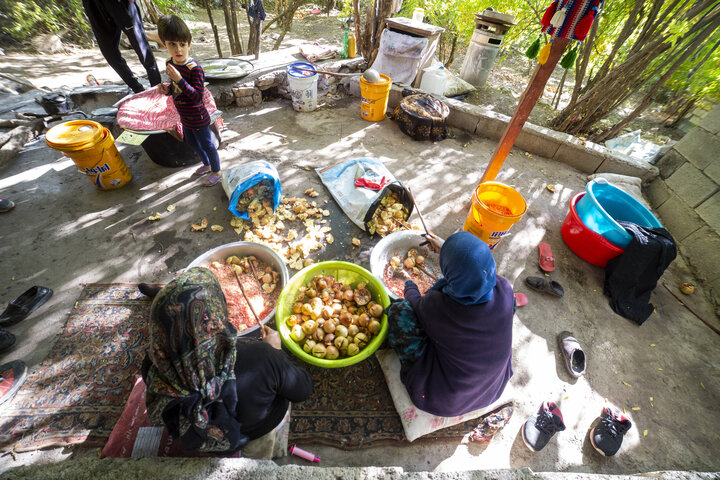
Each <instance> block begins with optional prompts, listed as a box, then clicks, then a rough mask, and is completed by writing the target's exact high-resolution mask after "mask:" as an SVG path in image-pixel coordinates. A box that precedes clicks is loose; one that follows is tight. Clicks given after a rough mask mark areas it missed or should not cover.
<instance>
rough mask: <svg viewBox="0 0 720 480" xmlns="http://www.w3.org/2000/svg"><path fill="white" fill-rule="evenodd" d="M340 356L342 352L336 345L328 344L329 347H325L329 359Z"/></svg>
mask: <svg viewBox="0 0 720 480" xmlns="http://www.w3.org/2000/svg"><path fill="white" fill-rule="evenodd" d="M339 356H340V352H339V351H338V349H337V348H335V347H334V346H332V345H328V346H327V347H325V358H327V359H328V360H335V359H336V358H338V357H339Z"/></svg>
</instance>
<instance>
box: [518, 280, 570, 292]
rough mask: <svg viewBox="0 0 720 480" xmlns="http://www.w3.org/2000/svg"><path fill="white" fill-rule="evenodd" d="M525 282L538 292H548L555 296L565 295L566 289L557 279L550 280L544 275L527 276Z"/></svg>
mask: <svg viewBox="0 0 720 480" xmlns="http://www.w3.org/2000/svg"><path fill="white" fill-rule="evenodd" d="M525 283H526V284H527V286H528V287H530V288H532V289H533V290H535V291H536V292H541V293H547V294H548V295H552V296H553V297H562V296H563V295H565V290H564V289H563V287H562V285H560V284H559V283H558V282H556V281H555V280H550V281H549V282H548V281H547V280H546V279H544V278H542V277H527V278H526V279H525Z"/></svg>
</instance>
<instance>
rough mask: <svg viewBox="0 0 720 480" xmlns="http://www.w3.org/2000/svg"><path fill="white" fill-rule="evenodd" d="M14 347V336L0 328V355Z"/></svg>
mask: <svg viewBox="0 0 720 480" xmlns="http://www.w3.org/2000/svg"><path fill="white" fill-rule="evenodd" d="M13 345H15V335H13V334H12V333H10V332H8V331H7V330H5V329H4V328H0V353H2V352H4V351H5V350H10V348H12V346H13Z"/></svg>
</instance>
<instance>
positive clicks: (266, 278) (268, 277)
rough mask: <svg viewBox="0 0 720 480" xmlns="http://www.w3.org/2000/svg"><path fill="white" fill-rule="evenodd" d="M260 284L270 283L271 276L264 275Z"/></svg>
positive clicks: (268, 274)
mask: <svg viewBox="0 0 720 480" xmlns="http://www.w3.org/2000/svg"><path fill="white" fill-rule="evenodd" d="M262 282H263V283H272V274H270V273H266V274H265V275H263V276H262Z"/></svg>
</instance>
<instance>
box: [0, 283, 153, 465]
mask: <svg viewBox="0 0 720 480" xmlns="http://www.w3.org/2000/svg"><path fill="white" fill-rule="evenodd" d="M149 314H150V301H149V300H148V299H147V297H144V296H143V295H141V294H140V293H139V292H138V290H137V285H126V284H88V285H85V286H84V288H83V291H82V293H81V294H80V298H79V299H78V300H77V302H76V303H75V306H74V308H73V309H72V311H71V312H70V316H69V318H68V320H67V323H66V324H65V327H64V328H63V331H62V333H61V334H60V336H59V337H58V339H57V341H56V342H55V345H53V347H52V349H51V350H50V353H49V354H48V356H47V358H46V359H45V360H44V361H43V362H42V363H41V364H40V365H39V366H38V367H36V368H34V369H32V371H31V372H30V374H29V375H28V377H27V380H26V381H25V384H24V385H23V386H22V388H21V389H20V390H19V391H18V393H17V395H16V396H15V398H13V399H12V400H11V402H9V403H7V404H5V405H4V406H3V408H2V409H0V449H2V450H15V451H17V452H23V451H30V450H36V449H39V448H43V447H50V446H65V445H71V444H76V443H82V444H83V446H101V445H104V443H105V442H106V441H107V439H108V436H109V435H110V432H111V431H112V429H113V427H114V426H115V422H117V420H118V418H119V417H120V414H121V413H122V410H123V407H124V406H125V402H126V401H127V398H128V395H129V394H130V391H131V390H132V387H133V383H134V379H135V375H137V373H138V372H139V371H140V364H141V362H142V359H143V356H144V354H145V353H144V352H145V349H146V347H145V343H146V341H147V330H146V324H147V321H148V318H149Z"/></svg>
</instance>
